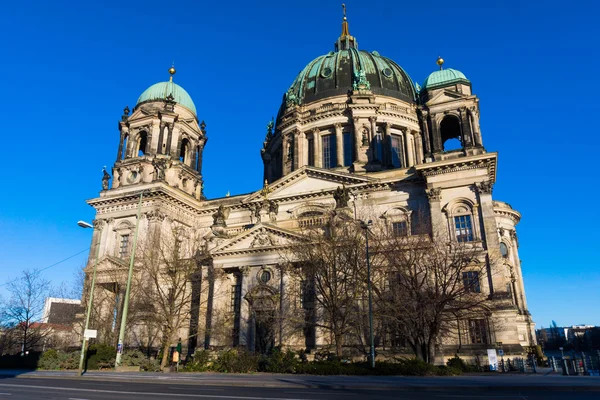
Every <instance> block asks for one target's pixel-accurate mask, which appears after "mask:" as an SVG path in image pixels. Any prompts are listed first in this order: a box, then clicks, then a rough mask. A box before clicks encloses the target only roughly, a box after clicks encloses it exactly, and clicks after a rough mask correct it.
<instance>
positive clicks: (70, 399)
mask: <svg viewBox="0 0 600 400" xmlns="http://www.w3.org/2000/svg"><path fill="white" fill-rule="evenodd" d="M69 400H90V399H80V398H77V397H69Z"/></svg>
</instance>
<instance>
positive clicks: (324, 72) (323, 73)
mask: <svg viewBox="0 0 600 400" xmlns="http://www.w3.org/2000/svg"><path fill="white" fill-rule="evenodd" d="M332 72H333V71H332V70H331V68H329V67H325V68H323V70H322V71H321V76H322V77H323V78H329V77H330V76H331V73H332Z"/></svg>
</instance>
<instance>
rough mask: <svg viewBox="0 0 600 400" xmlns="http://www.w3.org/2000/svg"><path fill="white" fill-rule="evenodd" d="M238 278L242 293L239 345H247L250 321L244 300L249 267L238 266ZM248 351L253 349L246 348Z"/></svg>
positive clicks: (248, 308) (248, 310)
mask: <svg viewBox="0 0 600 400" xmlns="http://www.w3.org/2000/svg"><path fill="white" fill-rule="evenodd" d="M240 272H241V274H240V280H241V282H240V283H241V285H242V290H241V291H242V295H241V297H242V298H241V299H240V336H239V337H240V346H246V347H248V345H249V344H250V343H249V340H248V336H249V330H248V329H249V328H250V326H249V321H250V304H249V303H248V300H246V295H247V294H248V283H249V281H250V267H248V266H244V267H241V268H240ZM248 350H250V351H252V350H254V349H248Z"/></svg>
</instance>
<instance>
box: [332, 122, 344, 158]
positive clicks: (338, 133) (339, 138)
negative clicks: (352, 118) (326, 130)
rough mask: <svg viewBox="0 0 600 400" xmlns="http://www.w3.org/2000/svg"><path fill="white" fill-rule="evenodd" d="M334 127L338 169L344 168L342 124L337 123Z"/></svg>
mask: <svg viewBox="0 0 600 400" xmlns="http://www.w3.org/2000/svg"><path fill="white" fill-rule="evenodd" d="M334 127H335V149H336V153H337V154H336V158H337V163H336V165H337V166H338V167H343V166H344V136H343V135H342V124H340V123H339V122H338V123H336V124H335V125H334Z"/></svg>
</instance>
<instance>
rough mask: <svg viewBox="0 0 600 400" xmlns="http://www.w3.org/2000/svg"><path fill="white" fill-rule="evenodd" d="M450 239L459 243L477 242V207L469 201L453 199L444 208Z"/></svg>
mask: <svg viewBox="0 0 600 400" xmlns="http://www.w3.org/2000/svg"><path fill="white" fill-rule="evenodd" d="M444 212H445V213H446V216H447V218H448V225H449V226H450V235H451V237H452V238H453V239H454V240H456V241H457V242H460V243H466V242H473V241H476V240H479V230H478V227H477V221H478V219H477V215H478V214H477V205H476V204H474V203H473V202H472V201H471V200H469V199H465V198H461V199H455V200H453V201H451V202H450V203H448V205H447V206H446V207H444Z"/></svg>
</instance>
